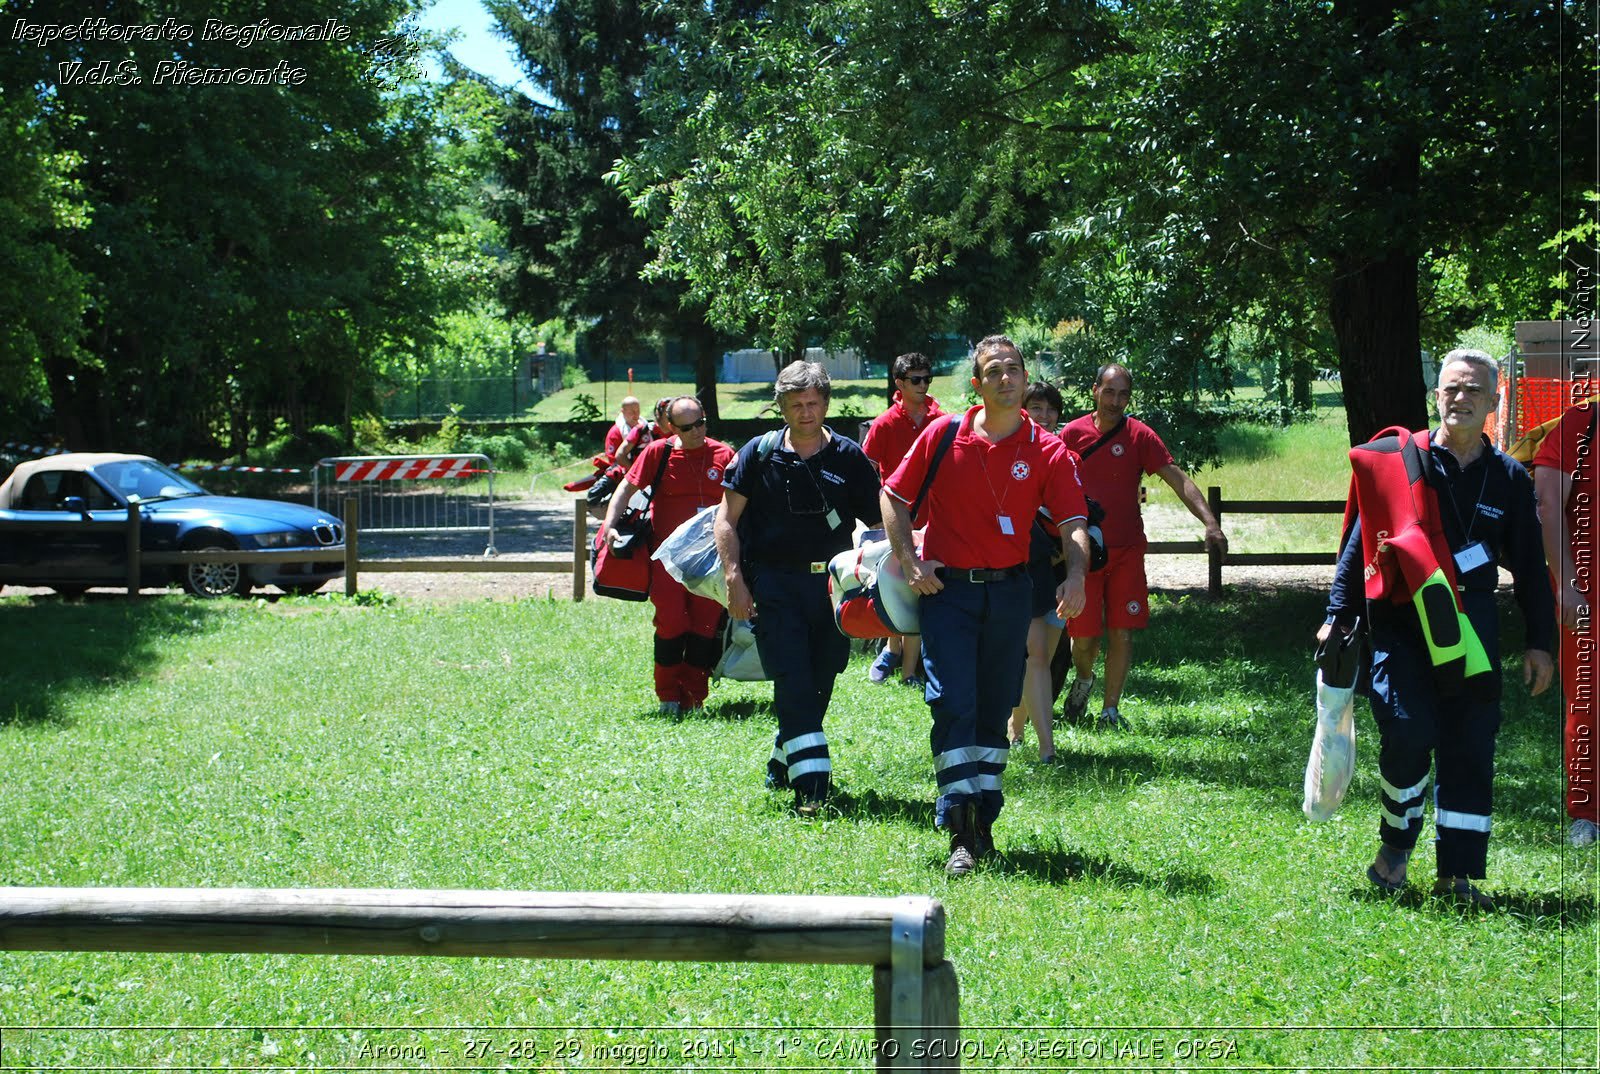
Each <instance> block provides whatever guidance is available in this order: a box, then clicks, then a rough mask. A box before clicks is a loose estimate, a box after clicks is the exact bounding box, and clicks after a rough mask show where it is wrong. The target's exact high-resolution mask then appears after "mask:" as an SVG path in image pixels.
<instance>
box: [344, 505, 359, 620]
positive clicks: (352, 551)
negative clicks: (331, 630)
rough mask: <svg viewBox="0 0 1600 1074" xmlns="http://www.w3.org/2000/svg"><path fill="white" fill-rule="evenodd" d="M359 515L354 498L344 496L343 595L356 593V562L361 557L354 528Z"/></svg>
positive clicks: (349, 595)
mask: <svg viewBox="0 0 1600 1074" xmlns="http://www.w3.org/2000/svg"><path fill="white" fill-rule="evenodd" d="M358 516H359V509H358V507H357V503H356V498H355V497H354V496H346V497H345V498H344V514H343V518H344V595H345V596H347V597H353V596H355V595H356V585H357V583H356V563H357V562H359V561H360V559H361V555H360V552H361V548H360V544H361V539H360V536H359V533H360V531H359V530H358V529H357V528H356V519H357V518H358Z"/></svg>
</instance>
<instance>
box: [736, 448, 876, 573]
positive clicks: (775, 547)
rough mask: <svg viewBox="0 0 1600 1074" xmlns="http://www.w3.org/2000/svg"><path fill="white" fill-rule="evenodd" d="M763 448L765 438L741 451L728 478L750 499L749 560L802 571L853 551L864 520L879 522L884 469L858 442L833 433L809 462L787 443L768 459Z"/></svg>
mask: <svg viewBox="0 0 1600 1074" xmlns="http://www.w3.org/2000/svg"><path fill="white" fill-rule="evenodd" d="M781 432H782V431H781V430H780V436H781ZM830 432H831V430H830ZM760 446H761V437H759V436H757V437H754V438H753V439H751V440H750V442H749V443H747V444H745V446H744V447H742V448H740V449H739V454H738V455H736V456H735V457H734V460H733V464H732V465H731V466H729V467H728V470H727V474H726V476H725V477H724V478H723V481H722V484H723V487H724V488H729V489H732V490H733V491H734V492H737V493H739V495H741V496H744V497H745V498H746V499H748V500H749V501H750V502H749V503H748V504H747V505H746V506H745V509H744V515H743V517H742V518H741V520H740V526H739V531H740V532H739V539H740V552H741V555H742V556H743V558H744V560H745V562H747V563H755V564H768V565H774V566H788V567H798V566H805V565H806V564H810V563H814V562H818V561H822V560H827V559H829V558H831V557H832V556H834V555H835V554H837V553H839V552H843V551H844V550H845V549H847V548H849V547H850V545H851V539H852V536H853V534H854V532H855V520H856V519H858V518H859V519H860V520H861V521H862V522H865V523H866V524H867V525H869V526H876V525H878V523H879V521H880V516H881V511H880V509H879V506H878V488H879V485H878V472H877V470H876V469H874V468H873V465H872V463H871V462H869V461H868V460H867V456H866V454H865V453H864V452H863V451H862V450H861V445H859V444H857V443H856V442H855V441H854V440H851V439H850V438H849V437H848V436H840V435H839V434H838V433H833V434H832V436H830V437H829V438H828V442H827V443H826V444H824V445H823V446H822V448H821V449H820V450H819V451H817V452H816V453H815V454H814V455H812V456H811V457H810V458H809V459H802V458H801V457H800V456H799V455H796V454H795V453H794V452H793V451H792V450H790V449H789V448H787V447H785V446H784V443H783V440H782V439H780V440H779V441H778V445H777V447H775V448H774V449H773V451H772V454H771V455H769V456H768V457H767V459H766V461H765V462H762V461H759V460H758V458H757V455H758V452H759V449H760ZM829 511H832V512H834V517H835V519H836V520H837V524H836V525H830V524H829V521H828V512H829Z"/></svg>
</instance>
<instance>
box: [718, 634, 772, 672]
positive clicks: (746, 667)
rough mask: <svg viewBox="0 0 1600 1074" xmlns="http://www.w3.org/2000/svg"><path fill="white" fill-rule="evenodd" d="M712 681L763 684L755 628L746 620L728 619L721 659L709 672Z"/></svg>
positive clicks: (723, 636)
mask: <svg viewBox="0 0 1600 1074" xmlns="http://www.w3.org/2000/svg"><path fill="white" fill-rule="evenodd" d="M711 677H712V678H714V679H733V680H735V681H736V682H765V681H766V680H767V678H768V675H767V672H766V669H765V668H763V667H762V666H761V653H760V652H759V651H758V650H757V649H756V632H755V628H754V627H752V626H751V625H750V621H749V620H748V619H729V620H728V627H727V630H726V631H725V632H724V633H723V635H722V659H721V660H719V661H717V666H716V668H715V670H713V671H712V672H711Z"/></svg>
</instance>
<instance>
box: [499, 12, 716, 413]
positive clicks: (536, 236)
mask: <svg viewBox="0 0 1600 1074" xmlns="http://www.w3.org/2000/svg"><path fill="white" fill-rule="evenodd" d="M488 6H489V9H490V11H491V12H492V13H493V14H494V16H495V19H496V22H497V23H498V24H499V27H500V31H501V33H502V34H503V35H504V36H506V37H507V38H508V39H509V40H511V42H512V43H513V44H514V45H516V47H517V49H518V51H519V52H520V53H521V54H522V57H523V61H524V64H525V65H526V68H527V71H528V75H529V78H530V79H531V81H532V82H533V83H534V85H535V86H537V87H538V89H539V91H540V93H541V94H543V95H545V99H541V100H535V99H531V98H528V97H525V96H523V95H521V94H519V93H515V92H509V91H508V92H505V93H504V94H503V101H504V105H503V110H502V114H501V121H500V135H501V138H502V140H503V141H504V143H505V145H506V148H507V152H506V154H505V156H504V157H503V158H501V160H500V161H499V178H500V189H499V191H498V193H497V196H496V197H495V200H494V203H493V209H492V211H493V213H494V215H495V217H496V219H497V220H498V221H499V222H500V223H501V224H502V225H503V226H504V227H505V229H506V238H507V242H508V244H509V246H510V249H511V253H512V258H513V269H512V273H511V276H510V279H509V280H508V281H507V287H506V289H505V298H506V304H507V306H508V308H509V309H510V310H512V311H513V312H514V313H517V314H521V315H525V316H527V317H530V318H532V319H534V320H536V321H544V320H552V319H556V318H561V319H563V320H565V321H567V322H568V323H572V324H585V325H587V326H588V328H587V335H588V338H589V339H590V340H591V341H592V342H593V343H594V344H595V345H597V346H599V347H600V348H602V349H603V350H617V349H621V348H624V347H627V346H630V345H632V344H634V343H636V342H639V341H641V340H643V339H646V338H648V337H649V336H651V335H653V334H658V333H659V334H663V335H671V336H679V337H682V338H683V339H685V340H686V341H688V343H689V345H690V348H691V350H692V351H693V352H694V354H695V365H696V382H697V384H698V385H699V388H700V391H701V393H702V395H703V396H704V400H703V401H704V403H705V407H706V414H707V416H708V417H710V418H713V419H714V418H715V417H716V416H717V405H716V358H717V353H718V346H717V344H718V337H717V334H716V332H715V331H714V330H713V329H711V327H710V326H709V325H708V324H707V323H706V319H705V308H704V305H703V304H701V303H696V302H693V301H686V295H685V290H684V288H683V287H682V286H679V285H675V284H672V283H666V282H658V281H656V282H653V281H647V280H645V279H644V278H643V270H644V267H645V265H646V263H647V262H648V260H649V250H648V248H647V246H646V237H647V236H648V234H649V225H648V223H647V222H646V221H644V220H642V219H640V218H639V217H638V216H637V215H636V214H635V213H634V211H633V207H632V206H631V205H630V203H629V201H628V199H627V198H626V197H625V196H623V195H622V193H620V192H619V191H618V190H617V189H616V187H615V186H614V185H613V184H612V183H610V182H609V181H608V179H607V176H608V175H609V174H610V173H611V171H612V169H613V167H614V166H615V164H616V161H617V160H618V159H619V158H621V157H622V156H624V155H625V154H627V153H630V152H632V151H633V150H634V149H635V147H636V146H637V144H638V142H639V140H640V139H641V138H642V137H644V136H645V134H646V133H647V127H646V123H645V120H644V118H643V116H642V115H641V111H640V100H641V97H642V95H643V94H644V93H645V91H646V86H645V82H644V76H645V71H646V69H647V67H648V66H649V59H650V50H651V48H652V46H653V45H654V44H656V43H658V42H661V41H663V40H665V39H666V38H667V37H668V36H669V35H670V34H671V33H672V31H673V23H672V19H671V16H670V13H669V12H667V11H666V10H664V9H663V8H662V7H661V6H659V5H657V4H654V3H650V2H645V0H538V2H531V3H529V2H523V3H515V2H510V0H501V2H494V3H490V4H489V5H488Z"/></svg>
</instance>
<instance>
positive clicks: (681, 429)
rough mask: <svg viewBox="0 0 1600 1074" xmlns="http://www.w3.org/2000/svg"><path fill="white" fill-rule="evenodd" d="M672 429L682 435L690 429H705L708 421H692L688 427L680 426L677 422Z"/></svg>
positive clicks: (702, 419)
mask: <svg viewBox="0 0 1600 1074" xmlns="http://www.w3.org/2000/svg"><path fill="white" fill-rule="evenodd" d="M672 427H673V428H674V429H676V430H678V431H679V432H680V433H686V432H688V431H689V430H690V429H704V428H705V427H706V419H705V418H701V419H700V420H699V421H691V422H690V423H689V424H688V425H679V424H678V423H677V422H673V423H672Z"/></svg>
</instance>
